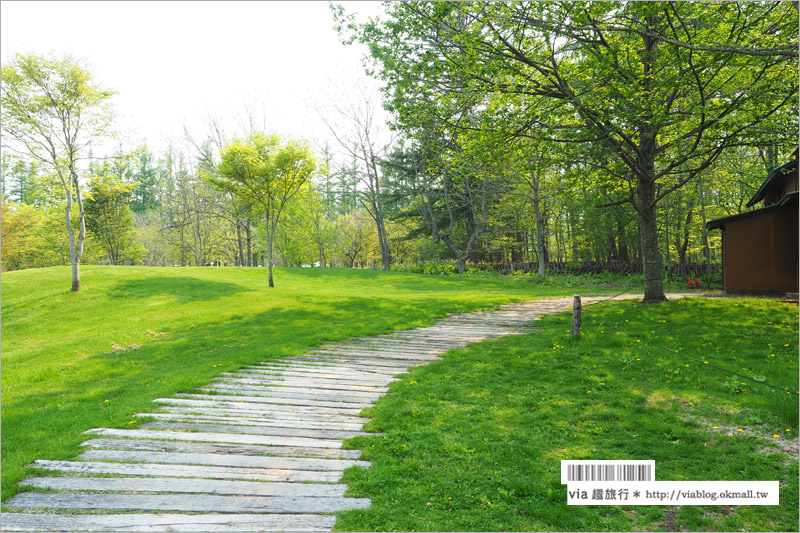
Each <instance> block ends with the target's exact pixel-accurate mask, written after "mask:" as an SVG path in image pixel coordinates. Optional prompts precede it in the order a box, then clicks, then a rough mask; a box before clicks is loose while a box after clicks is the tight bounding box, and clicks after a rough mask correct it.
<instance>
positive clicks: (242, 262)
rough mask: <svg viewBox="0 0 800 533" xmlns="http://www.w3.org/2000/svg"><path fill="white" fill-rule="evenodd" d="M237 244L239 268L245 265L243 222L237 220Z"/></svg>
mask: <svg viewBox="0 0 800 533" xmlns="http://www.w3.org/2000/svg"><path fill="white" fill-rule="evenodd" d="M236 242H237V244H238V245H239V260H238V263H239V264H238V265H237V266H244V265H245V258H244V244H243V243H242V220H241V219H239V218H237V219H236Z"/></svg>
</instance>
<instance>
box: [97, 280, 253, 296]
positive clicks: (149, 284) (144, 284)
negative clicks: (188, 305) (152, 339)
mask: <svg viewBox="0 0 800 533" xmlns="http://www.w3.org/2000/svg"><path fill="white" fill-rule="evenodd" d="M251 290H252V289H248V288H247V287H244V286H242V285H238V284H236V283H225V282H220V281H208V280H201V279H197V278H191V277H188V276H179V277H172V276H170V277H163V278H156V277H148V278H144V279H136V280H129V281H123V282H120V283H117V284H116V285H115V286H114V287H112V288H110V289H109V290H108V295H109V297H111V298H149V297H152V296H156V295H166V296H172V297H174V298H175V299H177V300H179V301H181V302H191V301H200V300H216V299H218V298H224V297H227V296H232V295H234V294H238V293H241V292H247V291H251Z"/></svg>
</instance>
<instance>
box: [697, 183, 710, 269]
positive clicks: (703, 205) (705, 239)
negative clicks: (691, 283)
mask: <svg viewBox="0 0 800 533" xmlns="http://www.w3.org/2000/svg"><path fill="white" fill-rule="evenodd" d="M697 193H698V196H699V198H700V217H701V218H702V222H703V224H702V228H701V229H702V230H703V257H704V258H705V260H706V264H707V265H710V264H711V249H710V248H709V246H708V228H707V227H706V201H705V198H704V196H703V176H702V175H701V176H698V177H697Z"/></svg>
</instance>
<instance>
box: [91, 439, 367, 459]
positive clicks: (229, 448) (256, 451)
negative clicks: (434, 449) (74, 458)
mask: <svg viewBox="0 0 800 533" xmlns="http://www.w3.org/2000/svg"><path fill="white" fill-rule="evenodd" d="M81 446H86V447H91V448H106V449H114V450H144V451H154V452H182V453H226V454H231V455H233V454H235V455H259V456H278V457H326V458H339V459H358V458H359V457H361V450H340V449H336V448H305V447H299V446H257V445H248V444H225V443H218V442H187V441H179V440H150V439H113V438H107V439H90V440H87V441H85V442H84V443H83V444H81Z"/></svg>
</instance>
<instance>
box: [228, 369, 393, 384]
mask: <svg viewBox="0 0 800 533" xmlns="http://www.w3.org/2000/svg"><path fill="white" fill-rule="evenodd" d="M262 375H263V376H265V377H264V378H262V379H275V378H285V377H288V376H291V377H300V378H308V379H331V380H334V381H344V382H346V383H350V384H352V385H376V386H378V387H385V386H387V385H388V384H389V383H392V382H394V381H397V378H392V377H377V376H376V377H370V376H364V375H361V374H356V373H349V374H348V373H344V372H341V373H340V372H297V371H294V370H284V371H281V372H272V373H264V374H262ZM220 376H223V377H226V378H238V379H259V376H254V375H253V374H248V373H241V372H223V373H222V374H220Z"/></svg>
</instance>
